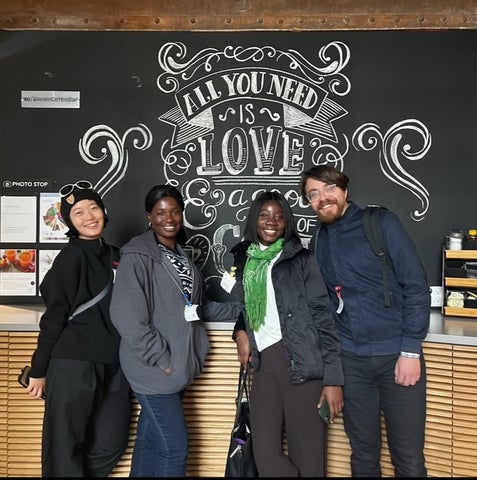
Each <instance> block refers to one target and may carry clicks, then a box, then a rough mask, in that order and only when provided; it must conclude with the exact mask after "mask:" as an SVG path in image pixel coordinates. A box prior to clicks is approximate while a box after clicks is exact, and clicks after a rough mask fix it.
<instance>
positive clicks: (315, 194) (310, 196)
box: [305, 183, 336, 203]
mask: <svg viewBox="0 0 477 480" xmlns="http://www.w3.org/2000/svg"><path fill="white" fill-rule="evenodd" d="M335 190H336V183H332V184H331V185H325V186H324V187H323V191H321V190H312V191H311V192H309V193H307V194H306V195H305V197H306V198H307V200H308V201H309V202H310V203H313V202H316V201H317V200H319V199H320V198H321V196H322V195H332V194H333V192H334V191H335Z"/></svg>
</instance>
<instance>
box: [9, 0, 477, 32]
mask: <svg viewBox="0 0 477 480" xmlns="http://www.w3.org/2000/svg"><path fill="white" fill-rule="evenodd" d="M475 28H477V0H428V1H418V0H395V1H393V2H383V1H376V0H374V1H373V0H334V1H317V0H298V1H293V2H290V1H281V0H254V1H252V0H175V1H171V0H134V1H133V2H132V1H130V0H109V1H108V0H106V1H101V2H99V1H95V0H90V1H85V0H76V1H69V0H44V1H31V0H2V2H1V3H0V29H3V30H120V31H121V30H124V31H128V30H131V31H249V30H253V31H330V30H336V31H339V30H421V29H475Z"/></svg>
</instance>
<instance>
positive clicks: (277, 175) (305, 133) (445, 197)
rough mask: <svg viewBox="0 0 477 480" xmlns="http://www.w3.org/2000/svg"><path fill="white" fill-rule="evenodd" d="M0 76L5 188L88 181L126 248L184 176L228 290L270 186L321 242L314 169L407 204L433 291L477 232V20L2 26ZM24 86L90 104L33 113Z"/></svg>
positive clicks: (204, 248) (204, 258) (204, 251)
mask: <svg viewBox="0 0 477 480" xmlns="http://www.w3.org/2000/svg"><path fill="white" fill-rule="evenodd" d="M0 72H1V74H0V105H1V115H0V138H1V141H0V158H1V173H0V193H1V195H31V194H35V195H39V194H40V192H56V191H58V188H59V187H60V186H61V185H63V184H65V183H70V182H74V181H76V180H81V179H88V180H90V181H91V182H92V183H93V184H94V185H95V186H96V188H97V189H98V190H99V191H100V193H101V194H102V195H103V198H104V201H105V203H106V206H107V208H108V214H109V217H110V223H109V225H108V227H107V230H106V237H107V238H108V239H109V240H110V241H112V242H113V243H116V244H118V245H122V244H124V243H125V242H126V241H128V240H129V239H130V238H131V237H132V236H133V235H136V234H138V233H141V232H143V231H144V229H145V228H146V227H147V225H146V219H145V215H144V197H145V194H146V192H147V191H148V190H149V188H150V187H151V186H153V185H155V184H160V183H165V182H169V183H172V184H174V185H176V186H178V187H179V188H180V189H182V192H183V194H184V196H185V197H186V199H187V205H186V211H185V220H186V227H187V231H188V234H189V245H190V247H191V248H193V250H194V256H195V258H196V260H197V262H198V263H200V264H201V265H202V267H203V271H204V274H205V276H206V277H207V281H208V284H209V287H210V288H209V292H210V295H211V296H213V297H220V296H221V291H220V287H219V286H218V283H219V281H220V280H219V279H220V277H221V275H222V272H223V270H224V269H228V268H229V266H230V264H231V261H232V258H231V255H230V254H229V253H228V252H229V250H230V248H231V246H233V245H234V244H235V243H236V242H238V241H239V240H240V237H241V235H242V233H243V226H244V219H245V217H246V213H247V209H248V207H249V205H250V202H251V200H252V198H253V197H254V195H256V193H257V192H260V191H262V190H264V189H277V190H279V191H281V192H282V193H283V194H285V195H286V196H287V198H288V199H289V202H290V204H291V205H292V207H293V210H294V212H295V214H296V218H297V222H298V226H299V229H300V233H301V235H302V238H303V241H304V243H305V244H306V243H307V241H308V240H309V238H310V237H311V235H312V233H313V229H314V226H315V224H316V221H315V219H314V215H313V212H312V211H311V209H310V208H309V207H308V206H305V205H303V204H302V202H301V200H300V198H299V195H298V184H299V179H300V174H301V172H302V171H303V170H304V169H306V168H308V167H310V166H312V165H313V164H319V163H326V162H329V163H331V164H333V165H336V166H338V167H339V168H340V169H343V170H344V171H345V173H347V174H348V176H349V177H350V179H351V181H350V198H351V199H352V200H354V201H356V202H357V203H358V204H360V205H363V206H364V205H366V204H367V203H377V204H381V205H385V206H386V207H388V208H389V209H391V210H393V211H395V212H396V213H398V214H399V216H400V218H401V220H402V222H403V223H404V225H405V226H406V228H407V229H408V231H409V232H410V234H411V236H412V238H413V239H414V241H415V243H416V245H417V248H418V250H419V253H420V255H421V258H422V261H423V264H424V266H425V268H426V270H427V274H428V279H429V283H430V284H432V285H440V284H441V278H440V275H441V274H440V269H441V248H442V243H443V239H444V237H445V235H446V234H447V232H448V231H449V230H450V229H456V228H458V229H462V230H467V229H469V228H476V226H477V214H476V205H475V198H476V197H475V184H476V178H477V164H476V160H475V139H476V130H477V129H476V125H475V119H476V118H477V101H476V100H477V98H476V97H477V31H441V32H432V31H426V32H424V31H423V32H402V31H401V32H386V31H384V32H306V33H292V32H277V33H269V32H256V33H250V32H242V33H180V32H27V31H17V32H6V31H3V32H0ZM25 91H29V92H31V91H42V92H45V91H47V92H71V91H73V92H79V93H80V108H75V109H72V108H26V107H25V102H23V107H22V102H21V96H22V92H25ZM38 180H42V181H45V183H46V185H45V186H44V187H42V188H36V187H33V186H31V185H30V184H29V182H33V181H38ZM0 220H1V219H0ZM17 246H18V248H22V247H23V245H20V244H19V245H17ZM28 246H29V247H32V248H38V249H43V248H46V249H47V248H57V247H58V248H59V247H61V246H62V245H61V244H60V245H42V244H41V242H40V241H39V242H37V244H32V245H28ZM0 248H10V244H8V246H7V245H4V244H0ZM0 299H1V296H0ZM13 300H14V301H17V300H19V298H15V299H13Z"/></svg>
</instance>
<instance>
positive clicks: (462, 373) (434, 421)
mask: <svg viewBox="0 0 477 480" xmlns="http://www.w3.org/2000/svg"><path fill="white" fill-rule="evenodd" d="M36 337H37V333H36V332H3V333H0V346H1V347H2V348H1V351H0V392H1V394H2V395H1V397H0V402H1V403H0V405H1V407H3V408H2V411H1V412H0V442H1V443H0V476H6V477H25V476H27V477H38V476H40V470H41V468H40V454H41V424H42V417H43V402H41V401H38V400H34V399H31V398H30V397H29V396H28V395H26V393H25V392H24V390H23V388H22V387H20V386H19V384H18V383H17V375H18V373H19V371H20V369H21V367H23V365H26V364H28V363H29V361H30V358H31V353H32V352H33V350H34V348H35V346H36ZM209 338H210V341H211V352H210V355H209V358H208V359H207V362H206V365H205V368H204V372H203V374H202V375H201V376H200V377H199V378H197V379H196V381H195V382H194V384H193V385H192V386H191V387H190V388H189V390H188V392H187V394H186V396H185V398H184V408H185V412H186V418H187V422H188V426H189V437H190V442H189V443H190V454H189V463H188V470H187V475H188V476H194V477H206V476H207V477H223V473H224V469H225V458H226V455H227V448H228V442H229V435H230V430H231V428H232V423H233V417H234V413H235V396H236V390H237V377H238V370H239V365H238V362H237V359H236V350H235V344H234V343H233V342H232V340H231V339H230V332H229V331H210V330H209ZM424 353H425V355H426V360H427V373H428V390H427V391H428V408H427V424H426V446H425V453H426V461H427V467H428V472H429V476H430V477H450V476H476V475H477V462H476V460H475V458H474V452H475V450H476V447H477V433H476V432H477V428H476V427H477V410H476V409H475V407H474V404H475V398H477V386H476V382H475V378H476V376H477V356H476V354H477V349H476V348H475V347H465V346H455V345H454V346H453V345H446V344H434V343H426V344H425V345H424ZM132 404H133V409H134V415H133V420H132V422H131V439H130V442H129V446H128V449H127V451H126V453H125V455H124V457H123V458H122V460H121V461H120V463H119V464H118V466H117V468H116V469H115V471H114V472H113V474H112V476H114V477H125V476H128V475H129V467H130V461H131V454H132V447H133V441H134V435H135V429H136V425H137V415H138V413H139V407H138V405H137V403H136V401H135V400H134V399H132ZM382 432H383V441H384V443H383V456H382V469H383V476H384V477H391V476H393V475H394V473H393V469H392V466H391V463H390V459H389V453H388V451H387V446H386V436H385V430H384V426H383V430H382ZM349 455H350V448H349V442H348V439H347V437H346V435H345V433H344V430H343V423H342V418H341V417H339V418H337V419H336V421H335V423H334V424H333V425H331V426H330V428H329V435H328V476H329V477H349V476H350V467H349Z"/></svg>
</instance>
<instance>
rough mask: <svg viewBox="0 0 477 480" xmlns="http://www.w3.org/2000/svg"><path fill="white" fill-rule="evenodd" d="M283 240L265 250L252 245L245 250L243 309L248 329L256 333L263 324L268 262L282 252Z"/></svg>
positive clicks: (280, 239)
mask: <svg viewBox="0 0 477 480" xmlns="http://www.w3.org/2000/svg"><path fill="white" fill-rule="evenodd" d="M282 245H283V238H279V239H278V240H277V241H276V242H274V243H272V244H271V245H270V246H269V247H268V248H266V249H265V250H260V246H259V245H257V244H256V243H252V244H251V245H250V246H249V247H248V249H247V253H246V254H247V257H248V259H247V262H246V264H245V268H244V271H243V286H244V293H245V308H246V310H247V317H248V322H249V324H250V327H251V328H252V330H253V331H254V332H256V331H257V330H258V329H259V328H260V326H261V325H263V324H264V322H265V311H266V309H267V270H268V266H269V265H270V262H271V261H272V260H273V259H274V258H275V257H276V256H277V254H279V253H280V252H281V251H282Z"/></svg>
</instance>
